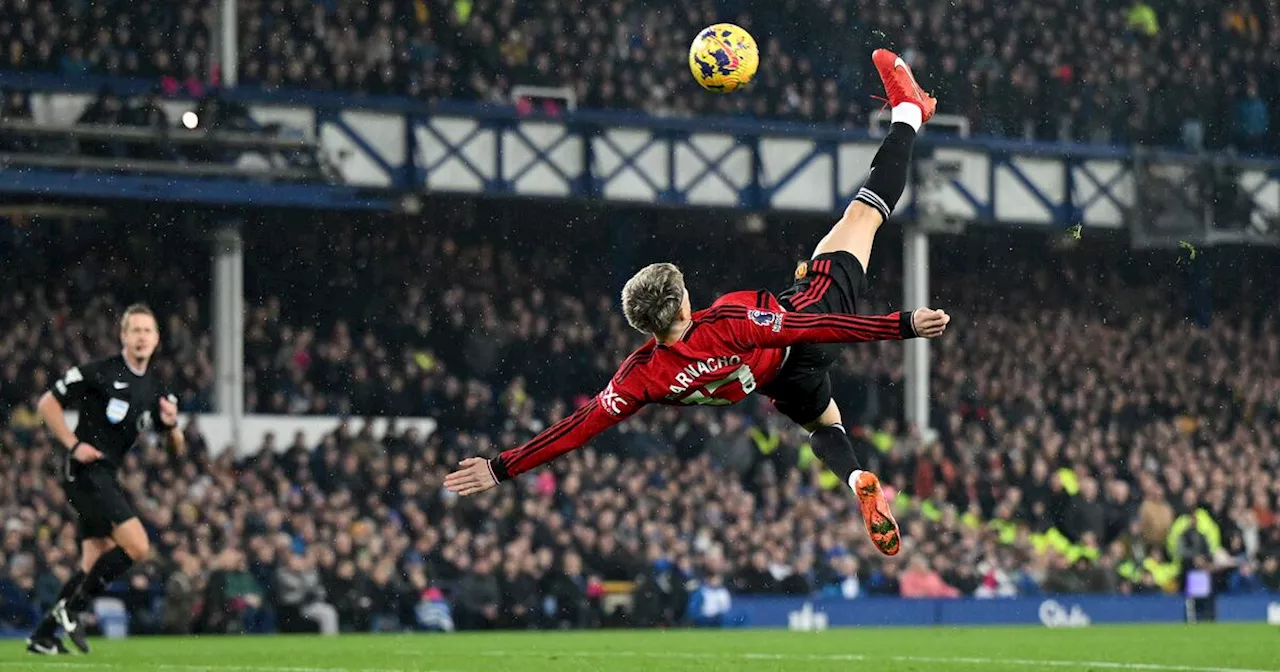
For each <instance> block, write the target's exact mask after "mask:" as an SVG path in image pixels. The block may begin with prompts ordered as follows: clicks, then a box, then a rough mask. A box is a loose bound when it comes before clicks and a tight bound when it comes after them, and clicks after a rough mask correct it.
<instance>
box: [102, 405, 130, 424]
mask: <svg viewBox="0 0 1280 672" xmlns="http://www.w3.org/2000/svg"><path fill="white" fill-rule="evenodd" d="M128 414H129V402H127V401H125V400H124V399H112V400H111V401H109V402H107V420H110V421H111V424H113V425H118V424H120V421H121V420H124V416H126V415H128Z"/></svg>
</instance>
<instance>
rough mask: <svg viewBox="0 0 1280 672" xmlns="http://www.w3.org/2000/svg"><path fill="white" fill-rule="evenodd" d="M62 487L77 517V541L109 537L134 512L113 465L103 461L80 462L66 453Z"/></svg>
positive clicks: (131, 516) (135, 514)
mask: <svg viewBox="0 0 1280 672" xmlns="http://www.w3.org/2000/svg"><path fill="white" fill-rule="evenodd" d="M62 489H63V490H64V491H65V492H66V493H67V499H68V500H70V502H71V507H72V508H73V509H75V510H76V515H77V516H78V517H79V521H78V523H77V527H76V536H77V538H79V539H80V540H81V541H84V540H85V539H103V538H106V537H110V536H111V533H112V532H113V531H115V529H116V527H118V526H119V525H120V524H121V523H123V522H125V521H126V520H129V519H130V518H135V517H137V515H138V513H137V511H135V510H134V508H133V503H132V502H130V501H129V496H128V495H127V494H125V491H124V488H122V487H120V482H119V481H117V480H116V475H115V468H114V467H110V466H107V465H106V464H102V463H92V464H82V463H80V462H76V461H75V460H72V459H70V457H69V456H68V460H67V467H66V470H65V472H64V473H63V480H62Z"/></svg>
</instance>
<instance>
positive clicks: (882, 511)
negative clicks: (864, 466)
mask: <svg viewBox="0 0 1280 672" xmlns="http://www.w3.org/2000/svg"><path fill="white" fill-rule="evenodd" d="M854 482H855V483H856V484H857V486H856V487H855V488H854V489H853V491H854V493H855V494H857V495H858V506H859V507H860V508H861V509H862V520H863V522H865V523H866V524H867V534H869V535H871V543H873V544H875V545H876V548H877V549H879V550H880V552H881V553H884V554H885V555H897V554H898V551H900V550H902V533H901V532H900V531H899V530H898V521H896V520H894V519H893V512H891V511H890V510H889V502H887V501H885V498H884V490H882V489H880V479H879V478H877V477H876V475H875V474H873V473H871V472H869V471H864V472H862V473H860V474H858V478H857V479H855V480H854Z"/></svg>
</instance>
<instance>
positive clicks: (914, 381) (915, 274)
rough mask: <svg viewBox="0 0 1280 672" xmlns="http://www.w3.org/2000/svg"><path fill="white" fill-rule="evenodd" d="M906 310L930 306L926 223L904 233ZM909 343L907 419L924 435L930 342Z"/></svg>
mask: <svg viewBox="0 0 1280 672" xmlns="http://www.w3.org/2000/svg"><path fill="white" fill-rule="evenodd" d="M902 262H903V264H902V272H903V275H904V278H903V279H904V281H905V282H904V292H903V304H902V307H903V309H904V310H915V309H916V308H923V307H925V306H928V305H929V234H928V233H926V232H925V229H924V227H923V226H922V225H920V224H918V223H914V222H913V223H911V224H908V225H906V227H905V228H904V230H903V233H902ZM905 346H906V367H905V374H906V375H905V376H904V378H905V379H906V380H905V382H906V399H905V401H906V404H905V407H906V416H907V417H906V419H907V424H908V425H914V426H915V427H917V428H918V429H919V430H920V432H921V433H922V434H925V433H927V430H928V429H929V341H928V339H924V338H914V339H911V340H909V341H907V342H906V343H905Z"/></svg>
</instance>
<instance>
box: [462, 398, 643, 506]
mask: <svg viewBox="0 0 1280 672" xmlns="http://www.w3.org/2000/svg"><path fill="white" fill-rule="evenodd" d="M641 405H642V404H641V402H639V401H637V400H635V399H630V398H627V397H625V396H623V395H621V394H619V393H616V392H615V391H614V386H613V385H612V384H610V385H609V387H607V388H606V389H605V391H604V392H601V393H600V394H599V395H597V396H596V398H594V399H592V400H591V402H590V403H588V404H586V405H585V406H583V407H582V408H579V409H578V410H577V411H576V412H574V413H573V414H572V415H570V416H569V417H567V418H565V419H563V420H561V421H560V422H557V423H556V424H554V425H552V426H550V427H548V428H547V429H546V430H544V431H543V432H542V433H541V434H539V435H537V436H536V437H534V438H533V440H531V441H529V442H528V443H526V444H524V445H523V446H520V447H518V448H512V449H511V450H508V451H505V452H503V453H502V454H500V455H498V456H497V457H495V458H493V459H491V460H486V459H484V458H480V457H470V458H467V459H465V460H463V461H462V462H460V463H459V464H458V469H457V470H456V471H454V472H453V473H451V474H449V475H448V476H446V477H445V479H444V487H446V488H448V489H449V490H452V491H453V492H456V493H458V494H459V495H463V496H466V495H474V494H478V493H481V492H484V491H485V490H489V489H490V488H493V487H495V486H497V485H498V484H499V483H501V482H502V481H505V480H508V479H511V478H513V477H515V476H518V475H520V474H523V473H524V472H526V471H529V470H531V469H533V468H535V467H537V466H539V465H543V464H546V463H547V462H550V461H551V460H554V459H556V458H557V457H560V456H561V455H564V454H565V453H567V452H570V451H573V450H577V449H578V448H581V447H582V446H583V445H585V444H586V443H587V441H590V440H591V439H592V437H594V436H596V435H597V434H599V433H600V432H603V431H604V430H606V429H608V428H609V427H612V426H613V425H616V424H617V423H619V422H621V421H622V420H624V419H625V418H627V417H629V416H630V415H632V414H633V413H635V412H636V411H638V410H640V407H641Z"/></svg>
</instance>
